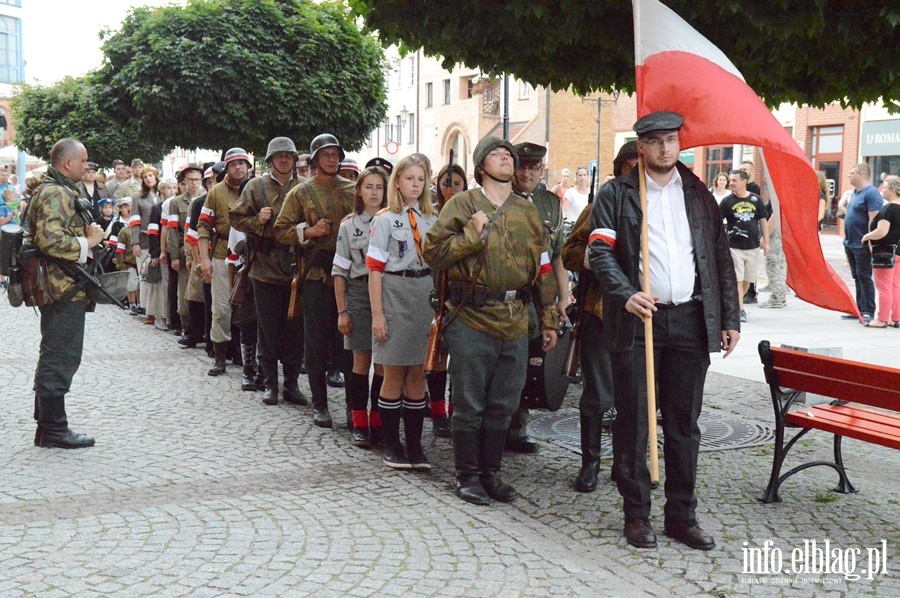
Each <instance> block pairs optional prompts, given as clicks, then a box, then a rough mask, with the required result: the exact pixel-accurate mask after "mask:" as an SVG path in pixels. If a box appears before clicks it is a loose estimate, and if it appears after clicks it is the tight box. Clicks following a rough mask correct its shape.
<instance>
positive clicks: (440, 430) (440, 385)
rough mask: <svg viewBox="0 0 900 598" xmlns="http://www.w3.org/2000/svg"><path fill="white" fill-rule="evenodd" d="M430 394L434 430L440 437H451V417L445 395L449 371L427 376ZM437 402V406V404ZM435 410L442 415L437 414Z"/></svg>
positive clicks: (432, 373)
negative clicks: (448, 413)
mask: <svg viewBox="0 0 900 598" xmlns="http://www.w3.org/2000/svg"><path fill="white" fill-rule="evenodd" d="M426 382H427V383H428V396H429V398H430V399H431V404H432V408H431V413H432V416H431V427H432V432H433V433H434V435H435V436H437V437H439V438H450V418H449V417H447V413H446V406H445V403H444V400H445V399H444V397H445V395H446V394H447V372H431V373H430V374H428V376H427V377H426ZM436 404H437V408H435V405H436ZM435 412H438V413H440V415H435Z"/></svg>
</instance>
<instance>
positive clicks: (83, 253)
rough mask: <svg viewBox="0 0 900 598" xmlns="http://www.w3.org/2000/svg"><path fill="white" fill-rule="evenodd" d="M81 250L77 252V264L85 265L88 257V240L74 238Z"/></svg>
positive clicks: (85, 238)
mask: <svg viewBox="0 0 900 598" xmlns="http://www.w3.org/2000/svg"><path fill="white" fill-rule="evenodd" d="M75 239H76V240H77V241H78V244H79V245H81V249H80V250H79V251H78V261H77V262H76V263H78V264H86V263H87V257H88V240H87V237H75Z"/></svg>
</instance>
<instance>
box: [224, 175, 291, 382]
mask: <svg viewBox="0 0 900 598" xmlns="http://www.w3.org/2000/svg"><path fill="white" fill-rule="evenodd" d="M296 186H297V179H296V178H295V177H293V176H292V177H291V178H290V180H288V182H287V183H285V184H284V185H282V184H281V183H279V182H278V180H277V179H276V178H274V177H273V176H271V175H270V174H264V175H263V176H262V177H260V178H258V179H254V180H253V181H251V182H250V183H248V184H247V186H246V187H244V191H243V193H241V199H240V201H239V202H238V203H237V205H236V206H234V207H233V208H232V209H231V211H230V212H229V215H230V218H231V226H232V227H234V229H235V230H239V231H241V232H243V233H247V238H248V241H249V251H250V252H252V255H253V262H252V263H251V264H250V278H251V280H252V281H253V295H254V298H255V300H256V301H255V303H256V325H257V338H258V344H257V350H258V353H259V364H260V366H261V367H262V370H263V375H264V376H265V383H266V388H267V389H272V390H274V391H275V392H277V390H278V361H279V360H280V361H281V363H282V368H283V370H284V388H285V394H286V395H288V396H290V395H289V393H291V392H294V391H296V393H297V394H299V392H300V391H299V387H298V385H297V378H298V377H299V376H300V366H301V365H302V364H303V320H299V319H298V320H292V319H289V318H288V317H287V312H288V304H289V303H290V300H291V281H292V280H293V267H292V263H293V260H294V256H293V251H292V250H293V248H292V246H290V245H284V244H282V243H280V242H278V241H277V240H276V239H275V233H274V230H273V228H274V227H273V225H274V224H275V220H276V218H277V217H278V214H279V213H280V212H281V208H282V206H283V205H284V203H285V198H286V197H287V195H288V193H289V192H290V191H291V190H292V189H294V188H295V187H296ZM265 207H270V208H272V218H271V219H270V220H269V221H268V222H267V223H266V225H265V226H262V225H261V224H260V222H259V218H258V216H257V215H258V214H259V212H260V210H262V209H263V208H265ZM248 255H249V254H248ZM276 398H277V397H276Z"/></svg>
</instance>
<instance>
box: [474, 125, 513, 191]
mask: <svg viewBox="0 0 900 598" xmlns="http://www.w3.org/2000/svg"><path fill="white" fill-rule="evenodd" d="M498 147H505V148H506V149H508V150H509V153H511V154H512V157H513V165H514V166H515V168H516V169H517V170H518V168H519V156H518V155H517V154H516V150H515V148H514V147H513V145H512V143H510V142H509V141H507V140H506V139H500V138H499V137H494V136H489V137H485V138H484V139H482V140H481V141H479V142H478V145H476V146H475V151H474V152H473V153H472V162H474V163H475V182H476V183H478V184H479V185H480V184H481V171H480V170H479V169H480V168H481V163H482V162H483V161H484V159H485V158H486V157H487V155H488V154H489V153H491V152H492V151H493V150H494V149H496V148H498Z"/></svg>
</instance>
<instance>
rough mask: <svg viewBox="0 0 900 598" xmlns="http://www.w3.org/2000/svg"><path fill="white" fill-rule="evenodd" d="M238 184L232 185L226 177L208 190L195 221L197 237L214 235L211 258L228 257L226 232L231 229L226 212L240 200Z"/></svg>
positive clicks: (202, 237) (222, 258)
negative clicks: (214, 243) (197, 219)
mask: <svg viewBox="0 0 900 598" xmlns="http://www.w3.org/2000/svg"><path fill="white" fill-rule="evenodd" d="M239 188H240V184H238V185H232V184H231V182H230V181H229V180H228V177H226V178H225V179H224V180H223V181H222V182H221V183H217V184H216V186H215V187H213V188H212V189H210V190H209V195H207V196H206V202H205V203H204V204H203V209H202V210H201V211H200V220H199V221H198V222H197V238H198V239H207V240H209V239H212V237H213V235H216V237H217V241H216V246H215V247H214V248H213V254H212V256H213V259H217V260H224V259H225V258H226V257H228V233H229V232H230V231H231V218H230V217H229V216H228V212H229V211H230V210H231V208H233V207H234V206H236V205H237V203H238V201H240V199H241V198H240V196H239V195H238V189H239Z"/></svg>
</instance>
